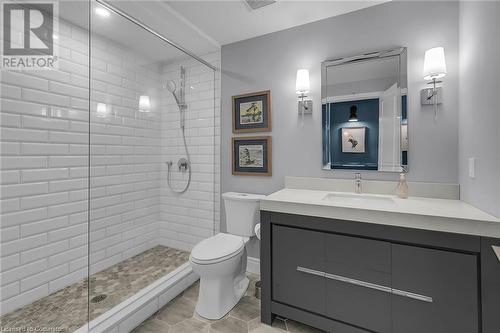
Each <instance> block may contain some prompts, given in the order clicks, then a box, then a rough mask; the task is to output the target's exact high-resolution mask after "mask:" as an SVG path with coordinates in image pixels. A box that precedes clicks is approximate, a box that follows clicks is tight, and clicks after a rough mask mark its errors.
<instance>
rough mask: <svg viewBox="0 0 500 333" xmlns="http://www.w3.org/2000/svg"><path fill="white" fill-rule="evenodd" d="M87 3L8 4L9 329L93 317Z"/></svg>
mask: <svg viewBox="0 0 500 333" xmlns="http://www.w3.org/2000/svg"><path fill="white" fill-rule="evenodd" d="M88 5H89V2H88V1H50V0H48V1H44V4H43V5H42V4H40V3H39V2H33V1H31V2H30V1H24V2H21V1H17V2H15V3H12V2H8V1H3V2H2V4H1V6H2V11H3V13H2V14H3V15H2V17H3V18H4V20H3V21H2V22H3V25H2V29H3V31H2V34H1V35H2V38H3V37H4V36H6V40H5V41H4V40H2V44H3V45H4V46H5V45H10V46H11V47H12V50H11V51H9V53H6V50H5V49H4V50H3V51H4V53H3V54H2V57H3V58H4V59H6V58H8V59H10V60H9V61H10V64H14V63H16V64H17V68H13V67H11V68H6V67H5V66H4V64H5V62H4V61H2V66H3V67H2V69H1V78H0V80H1V93H2V98H1V112H0V113H1V191H0V192H1V208H0V210H1V211H0V214H1V219H0V220H1V222H0V224H1V236H2V237H1V253H0V256H1V264H0V270H1V288H2V289H1V305H0V311H1V314H0V315H1V318H0V321H1V323H0V326H1V327H2V330H11V331H42V330H44V331H59V332H72V331H74V330H76V329H78V328H80V327H82V326H85V325H86V323H87V321H88V297H87V290H88V288H87V280H86V278H87V276H88V264H87V262H88V250H89V249H88V190H89V186H88V184H89V173H88V172H89V168H88V161H89V75H88V69H89V61H88V55H89V41H88V37H89V35H88V26H89V24H88V23H89V22H88V15H89V10H88V9H89V7H88ZM25 20H29V24H30V26H33V27H36V26H38V25H40V26H41V28H39V29H38V30H36V31H34V32H33V31H31V30H29V31H28V30H24V27H25ZM4 42H5V44H4ZM15 59H17V62H13V61H14V60H15ZM50 61H52V65H53V66H50V65H48V64H49V63H50ZM44 64H45V65H47V66H44Z"/></svg>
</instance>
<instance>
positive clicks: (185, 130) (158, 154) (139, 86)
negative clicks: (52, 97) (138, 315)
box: [89, 1, 216, 330]
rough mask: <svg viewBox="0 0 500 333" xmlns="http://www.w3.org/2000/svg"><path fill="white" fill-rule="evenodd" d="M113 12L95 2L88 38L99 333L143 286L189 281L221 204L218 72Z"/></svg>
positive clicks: (95, 324)
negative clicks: (192, 255) (195, 253)
mask: <svg viewBox="0 0 500 333" xmlns="http://www.w3.org/2000/svg"><path fill="white" fill-rule="evenodd" d="M112 5H113V6H116V7H112V6H110V5H109V4H106V3H103V4H100V2H98V1H94V2H93V3H92V6H93V7H92V12H91V31H90V34H91V59H90V117H91V120H90V121H91V126H90V146H91V153H90V170H91V182H90V184H91V191H90V274H91V275H90V295H89V298H90V304H89V309H90V320H91V328H94V329H96V330H99V329H101V327H102V326H100V325H102V318H104V317H106V318H109V317H110V316H113V315H115V314H116V313H117V309H123V307H124V306H125V305H124V304H125V303H124V302H127V301H128V303H126V304H129V305H128V307H127V310H126V311H132V310H129V309H130V308H131V307H133V306H134V305H130V301H129V300H130V299H131V297H133V296H137V295H144V290H145V288H148V287H149V286H151V285H152V284H155V285H158V284H159V283H160V282H161V281H164V280H166V277H167V276H171V275H173V274H178V273H179V272H181V273H182V274H188V273H189V272H187V270H186V268H189V263H188V259H189V250H190V249H191V247H192V246H194V244H196V243H197V242H198V241H200V240H201V239H204V238H206V237H208V236H211V235H212V234H213V232H214V225H215V223H214V216H215V206H216V204H215V199H216V197H215V195H214V190H215V185H214V184H215V167H214V162H215V160H216V157H215V154H214V152H215V145H214V143H215V134H214V133H215V132H214V123H215V116H214V110H215V102H214V91H215V81H214V71H213V69H211V68H209V67H207V66H206V65H204V64H202V63H200V62H198V61H197V60H195V59H193V58H191V57H190V56H188V55H187V54H185V53H184V52H182V51H180V50H179V49H178V48H176V47H173V46H172V45H170V44H169V43H167V42H165V41H164V40H163V39H162V38H159V37H158V36H157V35H155V34H154V33H151V32H150V31H148V30H147V29H145V28H144V27H142V26H141V25H139V24H137V22H133V20H131V19H130V17H129V15H133V14H134V13H131V12H125V11H123V12H122V9H120V8H122V7H123V6H125V7H126V5H127V3H126V2H115V3H112ZM174 96H175V97H174ZM182 126H183V127H182ZM179 161H181V162H179ZM168 162H172V163H171V164H168ZM183 163H184V164H183ZM169 168H170V171H169ZM169 184H170V187H169ZM179 274H180V273H179ZM190 276H191V278H192V275H190ZM179 278H180V277H179ZM161 283H163V282H161ZM161 288H164V290H168V288H170V286H169V285H168V283H167V282H165V284H164V285H163V284H162V287H161ZM162 300H163V301H164V302H166V299H165V298H162ZM147 308H148V309H149V306H148V307H147ZM155 311H156V310H155ZM122 313H123V312H122ZM103 314H106V315H105V316H104V317H100V316H101V315H103ZM143 319H145V318H142V320H143ZM117 320H125V319H124V318H118V319H117ZM138 323H139V322H134V325H135V324H138ZM120 325H121V324H120ZM126 325H127V326H126V327H127V329H129V328H131V327H132V326H133V325H132V326H130V327H129V326H128V325H129V324H128V323H127V324H126Z"/></svg>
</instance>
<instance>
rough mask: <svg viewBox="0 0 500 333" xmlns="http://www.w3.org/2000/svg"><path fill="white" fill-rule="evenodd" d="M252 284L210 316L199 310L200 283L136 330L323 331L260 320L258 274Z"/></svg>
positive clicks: (197, 332)
mask: <svg viewBox="0 0 500 333" xmlns="http://www.w3.org/2000/svg"><path fill="white" fill-rule="evenodd" d="M249 278H250V287H249V288H248V291H247V292H246V294H245V296H244V297H243V298H242V299H241V300H240V302H239V303H238V304H237V305H236V306H235V307H234V309H233V310H231V312H229V313H228V314H227V315H226V316H225V317H224V318H222V319H220V320H208V319H205V318H202V317H200V316H198V315H197V314H196V313H195V311H194V308H195V305H196V301H197V299H198V289H199V283H198V282H196V283H195V284H193V285H192V286H191V287H190V288H189V289H187V290H186V291H184V292H183V293H182V294H181V295H179V296H178V297H177V298H175V299H173V300H172V301H171V302H170V303H168V304H167V305H165V306H164V307H163V308H162V309H160V310H159V311H158V312H156V313H155V314H154V315H152V316H151V317H150V318H149V319H147V320H146V321H145V322H144V323H142V324H141V325H140V326H139V327H137V328H136V329H135V330H134V331H133V333H249V332H251V333H284V332H290V333H321V332H323V331H320V330H317V329H315V328H312V327H309V326H306V325H303V324H301V323H298V322H295V321H293V320H288V319H284V318H277V319H275V320H274V322H273V325H272V326H268V325H265V324H262V323H261V322H260V300H258V299H257V298H255V297H254V285H255V281H256V280H257V279H258V276H256V275H253V274H249Z"/></svg>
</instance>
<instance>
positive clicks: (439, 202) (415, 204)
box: [260, 188, 500, 238]
mask: <svg viewBox="0 0 500 333" xmlns="http://www.w3.org/2000/svg"><path fill="white" fill-rule="evenodd" d="M330 193H340V195H342V193H343V192H334V191H318V190H308V189H292V188H285V189H283V190H280V191H278V192H275V193H272V194H270V195H269V196H267V197H266V198H264V199H262V200H261V203H260V208H261V210H266V211H273V212H281V213H290V214H298V215H306V216H316V217H325V218H332V219H341V220H348V221H359V222H367V223H374V224H382V225H392V226H400V227H408V228H416V229H425V230H433V231H444V232H452V233H459V234H467V235H476V236H486V237H496V238H500V219H498V218H496V217H494V216H492V215H489V214H487V213H485V212H483V211H481V210H479V209H477V208H475V207H473V206H471V205H469V204H467V203H465V202H463V201H460V200H450V199H434V198H423V197H410V198H408V199H400V198H398V197H397V196H390V195H373V194H370V195H369V196H373V197H379V198H380V199H383V200H373V201H372V200H356V199H355V198H354V199H353V200H352V202H351V200H349V198H347V199H343V200H341V202H335V201H332V200H328V199H325V197H326V196H327V195H328V194H330ZM347 195H348V196H349V195H353V194H352V193H349V194H347ZM375 199H377V198H375ZM388 199H389V200H388Z"/></svg>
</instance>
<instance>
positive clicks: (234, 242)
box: [191, 233, 245, 261]
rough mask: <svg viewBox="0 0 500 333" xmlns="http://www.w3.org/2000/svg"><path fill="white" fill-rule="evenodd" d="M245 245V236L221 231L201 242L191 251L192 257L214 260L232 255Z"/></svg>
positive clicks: (200, 259) (199, 259) (201, 259)
mask: <svg viewBox="0 0 500 333" xmlns="http://www.w3.org/2000/svg"><path fill="white" fill-rule="evenodd" d="M243 246H245V242H244V240H243V237H240V236H236V235H230V234H225V233H220V234H217V235H215V236H212V237H210V238H207V239H205V240H202V241H201V242H199V243H198V244H197V245H196V246H195V247H194V248H193V250H192V251H191V257H192V258H193V259H195V260H196V261H213V260H217V259H222V258H225V257H228V256H232V255H233V254H235V253H238V252H239V251H240V250H241V248H242V247H243Z"/></svg>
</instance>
